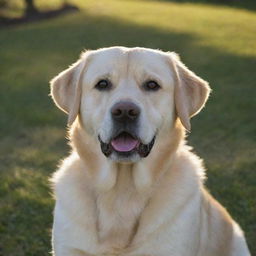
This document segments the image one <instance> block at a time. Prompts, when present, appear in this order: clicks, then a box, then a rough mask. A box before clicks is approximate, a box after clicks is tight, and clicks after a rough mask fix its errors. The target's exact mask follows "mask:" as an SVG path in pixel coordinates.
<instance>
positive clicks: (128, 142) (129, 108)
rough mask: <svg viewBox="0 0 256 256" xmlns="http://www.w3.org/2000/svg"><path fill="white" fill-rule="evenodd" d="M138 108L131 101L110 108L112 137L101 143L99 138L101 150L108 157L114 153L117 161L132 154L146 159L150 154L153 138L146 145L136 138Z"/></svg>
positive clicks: (121, 102)
mask: <svg viewBox="0 0 256 256" xmlns="http://www.w3.org/2000/svg"><path fill="white" fill-rule="evenodd" d="M140 112H141V111H140V108H139V106H137V105H136V104H135V103H133V102H131V101H120V102H117V103H116V104H114V106H113V107H112V108H111V118H112V122H113V129H112V136H111V138H110V140H109V141H108V142H103V141H102V139H101V138H100V136H99V141H100V145H101V150H102V152H103V154H104V155H105V156H107V157H109V156H110V155H111V154H112V153H115V155H116V156H117V158H118V159H127V158H129V157H131V156H132V155H134V154H138V155H139V156H140V157H146V156H148V154H149V153H150V151H151V149H152V147H153V145H154V142H155V137H153V139H152V140H151V141H150V143H148V144H144V143H142V141H141V140H140V138H139V137H138V136H137V128H138V120H139V117H140Z"/></svg>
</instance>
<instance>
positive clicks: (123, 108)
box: [111, 101, 140, 121]
mask: <svg viewBox="0 0 256 256" xmlns="http://www.w3.org/2000/svg"><path fill="white" fill-rule="evenodd" d="M111 114H112V118H113V119H114V120H116V121H125V120H131V121H134V120H136V119H137V118H138V117H139V115H140V109H139V107H138V106H137V105H136V104H134V103H132V102H130V101H120V102H118V103H116V104H115V105H114V106H113V107H112V109H111Z"/></svg>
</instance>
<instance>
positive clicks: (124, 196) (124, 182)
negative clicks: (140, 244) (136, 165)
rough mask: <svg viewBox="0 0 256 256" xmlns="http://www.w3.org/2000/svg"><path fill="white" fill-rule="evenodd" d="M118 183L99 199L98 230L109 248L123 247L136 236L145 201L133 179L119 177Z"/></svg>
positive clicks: (101, 239) (103, 242)
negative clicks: (135, 186) (137, 190)
mask: <svg viewBox="0 0 256 256" xmlns="http://www.w3.org/2000/svg"><path fill="white" fill-rule="evenodd" d="M117 182H118V183H117V184H116V186H115V187H114V188H113V189H112V190H111V191H109V192H107V193H104V194H100V195H98V198H97V218H98V219H97V229H98V232H99V240H100V243H101V244H102V245H105V246H106V248H115V249H119V248H124V247H126V246H127V245H129V243H130V242H131V240H132V238H133V236H134V235H135V233H136V229H137V224H138V220H139V218H140V216H141V213H142V211H143V209H144V207H145V203H146V198H145V196H144V195H140V194H139V193H138V192H136V189H135V188H134V185H133V181H132V179H131V178H130V176H129V175H128V174H127V173H126V174H120V177H119V178H118V181H117Z"/></svg>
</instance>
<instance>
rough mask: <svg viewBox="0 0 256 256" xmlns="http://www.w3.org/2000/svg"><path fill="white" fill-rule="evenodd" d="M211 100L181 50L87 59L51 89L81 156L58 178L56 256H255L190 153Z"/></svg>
mask: <svg viewBox="0 0 256 256" xmlns="http://www.w3.org/2000/svg"><path fill="white" fill-rule="evenodd" d="M209 92H210V87H209V86H208V84H207V82H205V81H204V80H203V79H201V78H199V77H198V76H196V75H195V74H194V73H193V72H192V71H190V70H189V69H188V68H187V67H186V66H185V65H184V64H183V63H182V62H181V61H180V59H179V57H178V55H177V54H175V53H173V52H163V51H160V50H152V49H146V48H139V47H138V48H125V47H110V48H104V49H99V50H94V51H86V52H85V53H83V54H82V55H81V58H80V59H79V60H78V61H77V62H76V63H75V64H73V65H72V66H71V67H70V68H68V69H67V70H65V71H63V72H61V73H60V74H59V75H57V76H56V77H55V78H54V79H53V80H52V81H51V96H52V98H53V100H54V102H55V103H56V105H57V106H58V107H59V108H60V109H61V110H63V111H64V112H66V113H67V114H68V124H69V126H70V131H69V138H70V144H71V146H72V152H71V154H70V156H69V157H67V158H66V159H65V160H64V161H63V162H62V164H61V166H60V168H59V169H58V170H57V172H56V173H55V174H54V175H53V178H52V182H53V187H54V194H55V197H56V205H55V210H54V224H53V254H54V255H55V256H89V255H93V256H103V255H104V256H114V255H115V256H249V255H250V253H249V251H248V248H247V245H246V242H245V239H244V235H243V232H242V231H241V229H240V227H239V226H238V224H237V223H236V222H235V221H234V220H233V219H232V218H231V217H230V215H229V214H228V213H227V211H226V210H225V209H224V208H223V207H222V206H221V205H220V204H219V203H218V202H217V201H216V200H215V199H213V198H212V196H211V195H210V194H209V193H208V192H207V191H206V189H205V187H204V177H205V170H204V167H203V165H202V161H201V160H200V158H198V157H197V156H196V155H195V154H194V153H192V152H191V148H190V147H189V146H187V145H186V141H185V131H186V130H190V118H191V117H192V116H194V115H196V114H197V113H198V112H199V111H200V110H201V109H202V108H203V106H204V104H205V102H206V100H207V98H208V96H209Z"/></svg>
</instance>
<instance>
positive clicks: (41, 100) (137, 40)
mask: <svg viewBox="0 0 256 256" xmlns="http://www.w3.org/2000/svg"><path fill="white" fill-rule="evenodd" d="M43 2H44V1H43V0H40V1H37V4H38V5H39V6H40V8H47V7H49V6H50V5H51V4H52V5H55V6H56V5H57V4H58V3H59V2H60V1H57V0H52V1H50V0H49V1H48V3H47V5H48V6H45V5H43V4H42V3H43ZM74 2H75V3H76V4H77V5H78V6H80V7H81V12H78V13H73V14H68V15H65V16H61V17H58V18H56V19H51V20H46V21H42V22H40V23H33V24H23V25H20V26H17V27H15V28H14V27H13V28H9V29H1V30H0V104H1V106H0V255H3V256H23V255H24V256H34V255H38V256H41V255H49V252H50V250H51V248H50V232H51V223H52V210H53V200H52V199H51V192H50V189H49V184H48V177H49V176H50V175H51V174H52V172H53V171H54V169H55V168H56V165H57V164H58V161H59V159H61V158H63V157H64V156H66V155H67V154H68V151H69V149H68V147H67V146H66V140H65V125H66V116H64V114H62V113H61V112H60V111H59V110H57V108H56V107H55V106H54V105H53V103H52V102H51V99H50V98H49V97H48V93H49V88H48V81H49V80H50V79H51V78H52V77H53V76H54V75H56V74H57V73H58V72H60V71H61V70H63V69H64V68H66V67H67V66H68V65H69V64H71V63H72V62H74V61H75V60H76V58H77V57H78V55H79V53H80V51H82V50H83V49H85V48H93V49H95V48H98V47H103V46H112V45H124V46H144V47H151V48H160V49H163V50H172V51H176V52H178V53H179V54H180V55H181V58H182V59H183V61H184V62H185V63H186V64H187V65H188V66H189V67H190V68H191V69H192V70H194V71H195V72H196V73H197V74H198V75H200V76H201V77H203V78H204V79H206V80H208V81H209V82H210V84H211V87H212V89H213V93H212V95H211V97H210V100H209V102H208V104H207V107H206V108H205V110H204V111H203V112H202V113H201V114H200V115H198V116H197V117H195V118H194V119H193V121H192V133H191V134H190V136H189V141H190V144H192V145H193V146H194V148H195V151H196V152H197V153H198V154H199V155H200V156H201V157H202V158H204V159H205V164H206V167H207V169H208V177H209V178H208V181H207V186H208V188H209V189H210V191H211V193H212V194H213V195H214V196H215V197H217V199H218V200H219V201H220V202H221V203H222V204H224V205H225V206H226V207H227V209H228V210H229V212H230V213H231V215H232V216H233V217H234V218H235V219H236V220H237V221H238V222H239V223H240V224H241V226H242V228H243V229H244V230H245V234H246V237H247V240H248V243H249V246H250V249H251V252H252V255H256V170H255V166H256V125H255V107H256V96H255V95H256V86H255V85H256V82H255V81H256V12H255V11H250V10H249V9H248V8H247V9H246V8H244V7H243V8H242V7H241V8H238V7H229V6H224V5H208V4H203V3H194V4H192V3H184V2H182V3H180V2H179V1H177V2H172V1H152V0H151V1H145V0H144V1H143V0H136V1H135V0H122V1H121V0H119V1H118V0H97V1H93V0H86V1H83V0H80V1H79V0H76V1H74ZM255 6H256V4H255V5H254V10H255Z"/></svg>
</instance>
